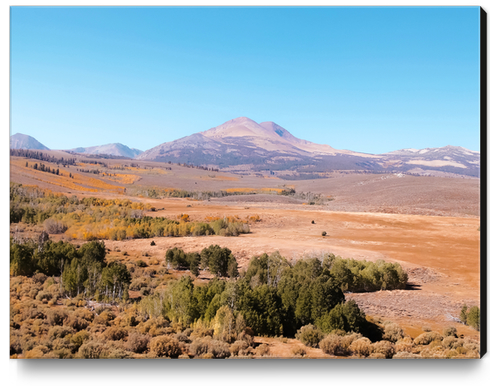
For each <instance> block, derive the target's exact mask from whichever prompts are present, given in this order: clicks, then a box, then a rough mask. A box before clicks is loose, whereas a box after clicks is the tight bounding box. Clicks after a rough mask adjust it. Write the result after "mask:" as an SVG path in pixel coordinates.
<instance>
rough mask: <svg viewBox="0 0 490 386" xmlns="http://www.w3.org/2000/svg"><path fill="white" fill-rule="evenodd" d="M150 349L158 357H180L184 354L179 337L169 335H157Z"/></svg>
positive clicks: (151, 342)
mask: <svg viewBox="0 0 490 386" xmlns="http://www.w3.org/2000/svg"><path fill="white" fill-rule="evenodd" d="M150 350H151V351H152V352H153V353H154V354H155V355H156V356H157V357H170V358H178V357H179V355H180V354H182V349H181V348H180V345H179V342H178V341H177V339H175V338H172V337H170V336H168V335H162V336H157V337H155V338H153V339H152V340H151V341H150Z"/></svg>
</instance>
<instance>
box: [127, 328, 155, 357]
mask: <svg viewBox="0 0 490 386" xmlns="http://www.w3.org/2000/svg"><path fill="white" fill-rule="evenodd" d="M148 343H150V336H149V335H146V334H145V335H144V334H141V333H139V332H137V331H135V332H132V333H131V334H129V337H128V341H127V342H126V345H125V347H126V349H127V350H129V351H132V352H134V353H137V354H141V353H143V352H145V351H146V350H147V349H148Z"/></svg>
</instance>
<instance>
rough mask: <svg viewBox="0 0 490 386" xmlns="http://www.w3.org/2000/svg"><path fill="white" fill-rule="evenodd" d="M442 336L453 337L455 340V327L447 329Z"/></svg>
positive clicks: (456, 333) (456, 334) (456, 332)
mask: <svg viewBox="0 0 490 386" xmlns="http://www.w3.org/2000/svg"><path fill="white" fill-rule="evenodd" d="M442 335H443V336H445V337H446V336H454V337H455V338H457V337H458V331H457V330H456V327H452V326H451V327H447V328H445V329H444V330H443V331H442Z"/></svg>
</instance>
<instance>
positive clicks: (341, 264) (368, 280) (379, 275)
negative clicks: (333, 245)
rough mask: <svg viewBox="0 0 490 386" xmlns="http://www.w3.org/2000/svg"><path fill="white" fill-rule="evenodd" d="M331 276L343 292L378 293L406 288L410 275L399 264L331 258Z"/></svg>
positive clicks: (328, 264) (328, 266)
mask: <svg viewBox="0 0 490 386" xmlns="http://www.w3.org/2000/svg"><path fill="white" fill-rule="evenodd" d="M326 266H327V268H329V269H330V273H331V275H332V276H333V277H334V278H335V279H336V280H337V281H338V282H340V283H342V288H343V290H344V291H345V290H349V291H352V292H364V291H377V290H380V289H387V290H392V289H403V288H405V286H406V284H407V281H408V275H407V273H406V272H405V271H404V270H403V268H402V267H401V265H400V264H398V263H387V262H385V261H383V260H378V261H376V262H370V261H363V260H354V259H342V258H340V257H336V256H333V257H330V258H329V261H328V262H327V264H326Z"/></svg>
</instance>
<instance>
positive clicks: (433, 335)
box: [413, 331, 442, 345]
mask: <svg viewBox="0 0 490 386" xmlns="http://www.w3.org/2000/svg"><path fill="white" fill-rule="evenodd" d="M434 341H442V335H441V334H439V333H438V332H433V331H431V332H424V333H423V334H420V335H419V336H417V337H416V338H415V339H414V340H413V343H414V344H416V345H427V344H430V343H432V342H434Z"/></svg>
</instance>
